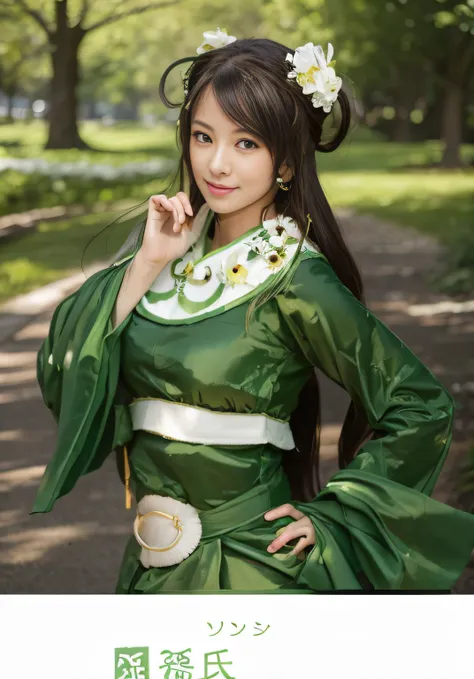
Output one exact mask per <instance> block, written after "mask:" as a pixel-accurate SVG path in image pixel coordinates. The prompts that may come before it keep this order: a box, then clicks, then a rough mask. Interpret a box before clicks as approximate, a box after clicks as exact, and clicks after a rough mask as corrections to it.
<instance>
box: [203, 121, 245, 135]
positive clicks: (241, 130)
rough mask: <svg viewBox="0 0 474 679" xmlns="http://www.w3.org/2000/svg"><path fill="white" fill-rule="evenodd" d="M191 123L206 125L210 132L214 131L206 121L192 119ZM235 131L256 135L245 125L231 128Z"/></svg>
mask: <svg viewBox="0 0 474 679" xmlns="http://www.w3.org/2000/svg"><path fill="white" fill-rule="evenodd" d="M192 124H197V125H202V126H203V127H207V129H208V130H211V132H214V128H213V127H212V126H211V125H208V124H207V123H205V122H203V121H202V120H196V119H195V120H193V121H192ZM233 131H234V132H235V133H237V132H247V134H252V136H254V137H256V136H257V135H255V134H253V133H252V132H249V131H248V130H246V129H245V127H235V128H234V130H233Z"/></svg>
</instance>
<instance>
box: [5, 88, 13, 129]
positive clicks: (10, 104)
mask: <svg viewBox="0 0 474 679" xmlns="http://www.w3.org/2000/svg"><path fill="white" fill-rule="evenodd" d="M4 89H5V94H6V97H7V116H6V118H7V122H8V123H13V122H14V120H13V98H14V96H15V88H13V87H8V88H7V87H5V88H4Z"/></svg>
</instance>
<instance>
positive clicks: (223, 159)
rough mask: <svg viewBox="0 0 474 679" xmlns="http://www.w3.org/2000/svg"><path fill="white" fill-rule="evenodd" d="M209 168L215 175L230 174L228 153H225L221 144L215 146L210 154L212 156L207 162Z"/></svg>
mask: <svg viewBox="0 0 474 679" xmlns="http://www.w3.org/2000/svg"><path fill="white" fill-rule="evenodd" d="M209 170H210V171H211V173H212V174H213V175H215V176H216V177H219V176H221V175H229V174H230V163H229V160H228V154H227V153H226V150H225V148H224V147H223V146H221V147H218V148H217V147H216V150H215V151H214V153H213V154H212V158H211V161H210V163H209Z"/></svg>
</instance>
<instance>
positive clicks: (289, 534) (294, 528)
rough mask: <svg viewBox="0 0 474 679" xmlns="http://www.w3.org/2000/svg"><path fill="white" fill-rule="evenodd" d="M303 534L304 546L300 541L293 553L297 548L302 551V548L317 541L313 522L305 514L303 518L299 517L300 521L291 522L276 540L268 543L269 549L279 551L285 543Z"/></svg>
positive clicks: (269, 550)
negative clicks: (301, 545)
mask: <svg viewBox="0 0 474 679" xmlns="http://www.w3.org/2000/svg"><path fill="white" fill-rule="evenodd" d="M302 536H303V537H304V546H303V547H300V543H301V541H300V542H299V543H298V544H297V546H296V547H295V549H294V550H293V552H292V554H295V553H296V552H295V550H296V549H297V548H298V549H299V551H301V549H304V547H307V546H308V545H310V544H313V545H314V543H315V541H316V539H315V538H316V536H315V533H314V528H313V524H312V523H311V521H310V519H309V518H308V517H307V516H304V517H303V518H302V519H299V521H296V522H295V523H290V525H289V526H287V527H286V528H285V530H284V531H283V533H281V535H279V536H278V537H277V538H275V540H273V542H271V543H270V544H269V545H268V547H267V551H268V552H277V551H278V550H279V549H281V548H282V547H283V546H284V545H286V544H287V542H291V540H294V539H295V538H299V537H302Z"/></svg>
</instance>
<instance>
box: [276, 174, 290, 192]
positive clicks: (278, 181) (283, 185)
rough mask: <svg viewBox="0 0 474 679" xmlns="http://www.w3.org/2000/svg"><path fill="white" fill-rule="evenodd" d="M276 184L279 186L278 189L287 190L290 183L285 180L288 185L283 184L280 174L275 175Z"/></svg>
mask: <svg viewBox="0 0 474 679" xmlns="http://www.w3.org/2000/svg"><path fill="white" fill-rule="evenodd" d="M277 184H278V186H279V187H280V189H282V190H283V191H289V190H290V186H291V183H290V182H287V184H288V186H285V184H284V183H283V178H282V177H280V176H278V177H277Z"/></svg>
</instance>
